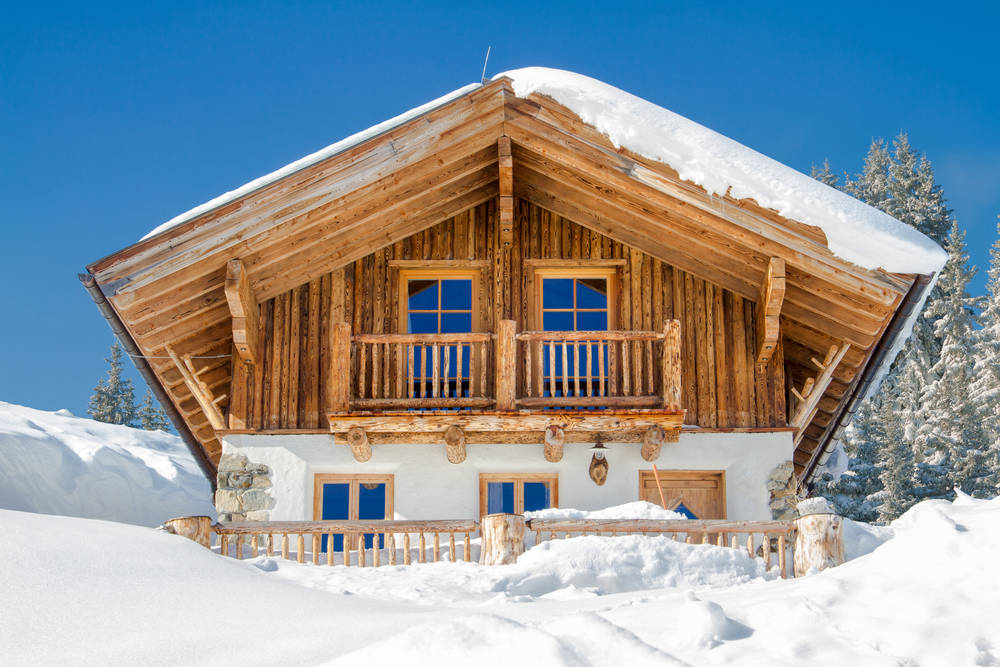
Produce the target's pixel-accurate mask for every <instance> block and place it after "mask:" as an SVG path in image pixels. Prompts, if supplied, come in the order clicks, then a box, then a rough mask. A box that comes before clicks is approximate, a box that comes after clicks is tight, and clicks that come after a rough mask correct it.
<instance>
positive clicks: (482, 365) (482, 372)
mask: <svg viewBox="0 0 1000 667" xmlns="http://www.w3.org/2000/svg"><path fill="white" fill-rule="evenodd" d="M488 346H489V342H488V341H485V340H484V341H483V342H481V343H480V344H479V395H480V396H486V394H487V391H486V372H487V364H488V362H487V359H488V358H489V353H490V351H489V347H488Z"/></svg>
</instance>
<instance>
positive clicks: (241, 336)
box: [225, 259, 260, 364]
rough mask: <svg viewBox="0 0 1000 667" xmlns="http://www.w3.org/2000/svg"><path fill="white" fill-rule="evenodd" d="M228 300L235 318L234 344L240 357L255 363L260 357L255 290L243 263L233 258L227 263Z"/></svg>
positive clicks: (231, 313)
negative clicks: (251, 289) (251, 285)
mask: <svg viewBox="0 0 1000 667" xmlns="http://www.w3.org/2000/svg"><path fill="white" fill-rule="evenodd" d="M225 293H226V302H227V303H228V304H229V313H230V315H231V316H232V319H233V344H234V345H235V346H236V351H237V352H238V353H239V355H240V358H241V359H243V361H245V362H246V363H249V364H253V363H256V361H257V360H258V359H259V358H260V356H259V352H258V350H257V331H258V328H259V325H258V323H257V320H258V316H259V311H258V308H257V302H256V300H254V297H253V292H251V291H250V279H249V278H248V277H247V272H246V270H245V268H244V266H243V263H242V262H241V261H240V260H238V259H231V260H229V263H228V264H227V265H226V284H225Z"/></svg>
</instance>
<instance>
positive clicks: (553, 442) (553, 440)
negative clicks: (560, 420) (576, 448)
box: [545, 425, 566, 463]
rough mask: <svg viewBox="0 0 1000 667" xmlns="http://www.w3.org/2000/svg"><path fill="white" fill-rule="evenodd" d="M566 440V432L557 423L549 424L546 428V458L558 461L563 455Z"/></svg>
mask: <svg viewBox="0 0 1000 667" xmlns="http://www.w3.org/2000/svg"><path fill="white" fill-rule="evenodd" d="M565 442H566V433H565V432H564V431H563V430H562V429H561V428H559V427H558V426H555V425H549V426H548V427H546V429H545V460H546V461H548V462H549V463H558V462H559V461H562V457H563V443H565Z"/></svg>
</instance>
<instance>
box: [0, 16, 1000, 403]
mask: <svg viewBox="0 0 1000 667" xmlns="http://www.w3.org/2000/svg"><path fill="white" fill-rule="evenodd" d="M694 4H695V3H667V2H661V3H648V4H645V3H643V4H635V5H630V4H628V3H594V4H590V3H586V2H572V3H565V4H563V3H545V2H531V3H526V4H523V5H516V4H513V3H509V2H493V3H484V4H483V5H481V6H476V5H474V3H455V4H454V5H448V4H445V3H439V4H434V3H414V2H409V3H399V4H390V3H357V5H356V6H350V7H348V6H344V7H341V6H338V4H337V3H332V2H325V3H302V2H297V3H281V4H278V3H274V4H264V3H256V2H240V3H232V4H222V3H215V4H213V3H207V2H206V3H185V2H172V3H163V4H161V5H159V6H146V5H147V3H122V4H121V5H120V6H115V5H93V6H92V5H91V4H90V3H74V4H69V5H65V6H59V5H54V4H45V5H42V4H41V3H10V2H8V3H4V5H3V12H2V15H3V20H2V24H0V201H2V207H0V230H2V237H0V240H2V242H0V252H2V261H0V285H2V286H3V294H4V299H3V310H2V312H3V313H4V316H3V324H2V326H0V350H2V357H0V400H4V401H10V402H15V403H21V404H25V405H30V406H33V407H38V408H44V409H56V408H63V407H65V408H68V409H70V410H72V411H73V412H74V413H77V414H84V413H85V410H86V404H87V399H88V397H89V394H90V391H91V389H92V387H93V385H94V383H95V382H96V381H97V379H98V378H99V376H100V375H101V374H102V373H103V371H104V361H103V357H104V356H105V355H106V354H107V349H108V346H109V345H110V344H111V342H112V337H111V334H110V331H109V329H108V327H107V325H106V324H105V323H104V321H103V319H102V318H101V317H100V315H99V314H98V312H97V310H96V308H95V307H94V306H93V304H92V303H91V301H90V299H89V297H88V296H87V295H86V293H85V292H84V291H83V289H82V288H81V287H80V285H79V283H78V282H77V279H76V272H77V271H79V270H80V269H82V268H83V266H84V265H85V264H86V263H87V262H90V261H93V260H95V259H98V258H100V257H102V256H104V255H107V254H109V253H110V252H112V251H115V250H117V249H119V248H122V247H124V246H126V245H128V244H130V243H132V242H134V241H135V240H137V239H138V238H139V237H141V236H142V235H143V234H145V233H146V232H147V231H148V230H149V229H152V228H153V227H155V226H156V225H158V224H159V223H161V222H163V221H165V220H167V219H169V218H171V217H173V216H174V215H176V214H177V213H180V212H182V211H184V210H187V209H188V208H190V207H191V206H194V205H196V204H199V203H201V202H203V201H205V200H208V199H210V198H212V197H214V196H216V195H218V194H220V193H222V192H224V191H226V190H229V189H232V188H233V187H235V186H238V185H241V184H242V183H244V182H246V181H248V180H251V179H253V178H255V177H257V176H260V175H262V174H264V173H267V172H268V171H271V170H273V169H275V168H277V167H279V166H281V165H284V164H286V163H288V162H290V161H292V160H294V159H297V158H299V157H301V156H302V155H304V154H306V153H309V152H312V151H314V150H316V149H318V148H321V147H323V146H325V145H327V144H329V143H332V142H333V141H335V140H337V139H340V138H342V137H344V136H346V135H348V134H351V133H353V132H355V131H357V130H360V129H363V128H365V127H368V126H370V125H372V124H374V123H376V122H379V121H381V120H384V119H386V118H388V117H390V116H393V115H396V114H398V113H400V112H402V111H405V110H407V109H409V108H411V107H414V106H416V105H418V104H421V103H423V102H426V101H428V100H430V99H432V98H434V97H436V96H438V95H441V94H443V93H445V92H447V91H450V90H452V89H454V88H457V87H459V86H461V85H464V84H466V83H470V82H472V81H476V80H478V78H479V74H480V71H481V68H482V64H483V56H484V54H485V52H486V47H487V46H488V45H492V47H493V52H492V55H491V57H490V62H489V68H488V72H487V73H488V74H495V73H497V72H500V71H503V70H505V69H512V68H515V67H523V66H528V65H545V66H550V67H559V68H564V69H570V70H574V71H576V72H580V73H583V74H587V75H590V76H593V77H596V78H598V79H601V80H603V81H606V82H608V83H611V84H613V85H615V86H618V87H619V88H623V89H625V90H628V91H629V92H632V93H634V94H636V95H639V96H641V97H644V98H646V99H648V100H651V101H653V102H656V103H657V104H660V105H662V106H665V107H667V108H669V109H672V110H674V111H676V112H678V113H680V114H683V115H685V116H687V117H689V118H692V119H694V120H696V121H698V122H700V123H702V124H704V125H707V126H708V127H711V128H713V129H715V130H718V131H719V132H722V133H723V134H726V135H728V136H730V137H733V138H735V139H737V140H739V141H741V142H743V143H745V144H747V145H748V146H750V147H752V148H754V149H756V150H759V151H761V152H763V153H765V154H767V155H770V156H772V157H774V158H776V159H778V160H780V161H782V162H784V163H786V164H789V165H791V166H793V167H795V168H798V169H800V170H802V171H806V172H808V171H809V168H810V166H811V165H812V164H814V163H821V162H822V161H823V159H824V158H829V159H830V161H831V163H832V164H833V166H834V168H835V169H836V170H838V171H843V170H849V171H851V172H854V171H857V170H858V169H859V168H860V166H861V160H862V158H863V156H864V154H865V152H866V150H867V148H868V145H869V143H870V141H871V140H872V138H873V137H892V136H894V135H896V134H897V133H898V132H899V131H900V130H901V129H905V130H906V131H908V132H909V133H910V138H911V141H912V143H913V144H914V145H915V146H916V147H918V148H919V149H921V150H923V151H924V152H925V153H926V154H927V155H928V156H929V157H930V159H931V160H932V162H933V163H934V165H935V167H936V169H937V175H938V179H939V181H940V182H941V183H942V184H943V185H944V188H945V193H946V195H947V196H948V198H949V201H950V203H951V206H952V208H954V209H955V212H956V215H957V216H958V218H959V221H960V222H961V224H962V225H963V226H964V227H965V228H966V229H967V230H968V232H969V235H968V238H969V242H970V247H971V249H972V255H973V260H974V261H975V262H976V263H977V264H979V265H980V266H984V265H985V260H986V257H987V254H986V253H987V248H988V247H989V245H990V244H991V243H992V242H993V240H994V237H995V225H996V216H997V214H998V213H1000V176H998V173H1000V122H998V119H1000V67H998V65H1000V47H998V45H997V33H996V26H997V24H998V22H1000V10H998V8H997V4H996V3H985V2H984V3H979V4H978V5H963V4H962V3H959V2H948V3H943V4H942V3H933V4H930V3H928V4H927V5H926V6H921V4H920V3H916V2H908V3H900V6H899V7H898V8H883V7H882V4H883V3H877V2H865V3H860V4H856V5H854V4H850V3H845V2H839V3H795V7H794V8H793V5H791V3H790V4H789V6H788V7H784V6H781V5H759V4H755V3H750V2H737V3H725V2H715V3H711V4H710V5H708V6H709V7H710V8H709V9H700V8H697V7H694V6H693V5H694ZM806 4H808V5H810V6H809V7H798V5H806ZM607 6H611V7H612V9H610V10H609V9H607V8H606V7H607ZM984 273H985V269H984V270H982V271H981V274H984ZM982 282H983V281H982V275H981V276H980V278H979V279H978V280H977V282H976V290H978V291H982Z"/></svg>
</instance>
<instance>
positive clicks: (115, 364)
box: [87, 341, 136, 426]
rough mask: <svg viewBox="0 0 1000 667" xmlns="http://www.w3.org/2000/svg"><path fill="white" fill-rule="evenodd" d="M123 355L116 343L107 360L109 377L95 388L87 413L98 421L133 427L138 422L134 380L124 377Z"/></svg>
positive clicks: (103, 379)
mask: <svg viewBox="0 0 1000 667" xmlns="http://www.w3.org/2000/svg"><path fill="white" fill-rule="evenodd" d="M122 355H123V353H122V348H121V346H120V345H119V344H118V341H115V344H114V345H112V346H111V357H110V358H105V361H106V362H108V375H107V377H106V378H102V379H101V380H100V381H98V383H97V386H96V387H95V388H94V394H93V395H92V396H91V397H90V406H89V407H88V408H87V412H88V413H89V414H90V416H91V417H93V418H94V419H96V420H97V421H101V422H107V423H109V424H125V425H126V426H132V425H133V424H134V423H135V420H136V409H135V392H134V390H133V389H132V380H130V379H128V378H126V377H124V374H123V370H124V365H123V363H122Z"/></svg>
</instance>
